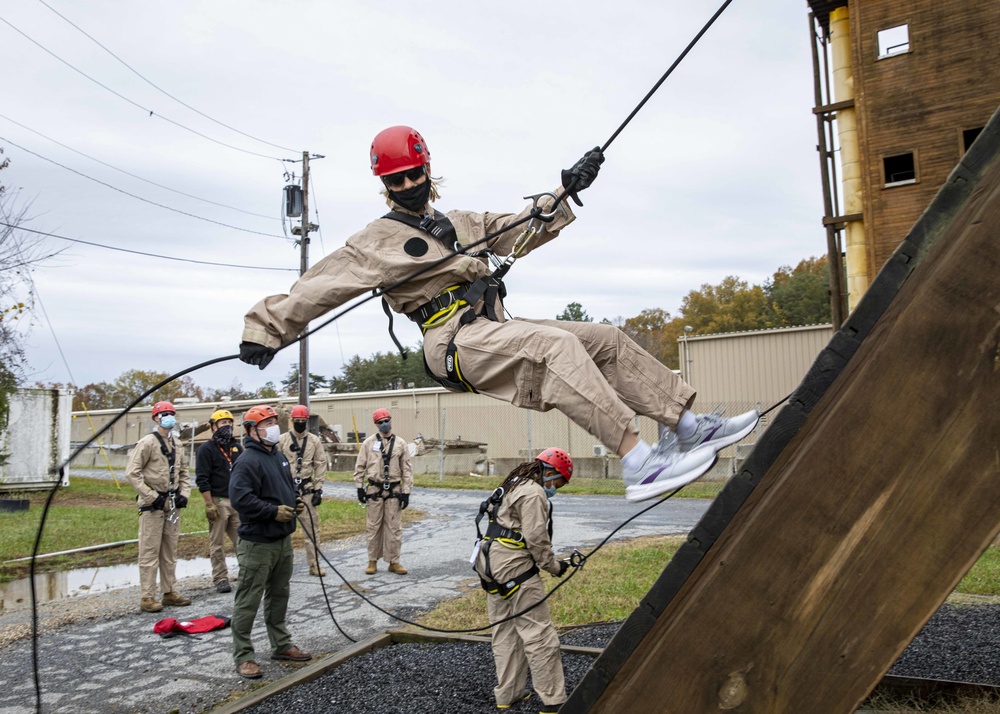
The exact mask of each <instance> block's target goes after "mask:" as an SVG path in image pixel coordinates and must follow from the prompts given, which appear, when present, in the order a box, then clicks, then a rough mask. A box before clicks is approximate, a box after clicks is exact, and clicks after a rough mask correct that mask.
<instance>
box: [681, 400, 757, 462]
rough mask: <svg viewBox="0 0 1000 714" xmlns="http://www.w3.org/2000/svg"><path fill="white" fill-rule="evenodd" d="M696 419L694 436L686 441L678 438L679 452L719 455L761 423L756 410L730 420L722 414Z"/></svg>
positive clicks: (700, 415)
mask: <svg viewBox="0 0 1000 714" xmlns="http://www.w3.org/2000/svg"><path fill="white" fill-rule="evenodd" d="M695 419H697V420H698V426H696V427H695V430H694V434H692V435H691V436H689V437H688V438H686V439H682V438H681V437H679V436H678V437H677V449H678V451H681V452H682V453H689V452H695V451H711V452H712V453H713V454H717V453H718V452H719V451H721V450H722V449H723V448H725V447H727V446H729V445H730V444H735V443H736V442H737V441H739V440H740V439H742V438H743V437H745V436H746V435H747V434H749V433H750V432H751V431H753V430H754V427H756V426H757V422H758V421H760V414H759V413H758V412H757V410H756V409H751V410H750V411H748V412H743V413H742V414H738V415H737V416H734V417H732V418H730V419H725V418H723V417H722V415H721V414H695Z"/></svg>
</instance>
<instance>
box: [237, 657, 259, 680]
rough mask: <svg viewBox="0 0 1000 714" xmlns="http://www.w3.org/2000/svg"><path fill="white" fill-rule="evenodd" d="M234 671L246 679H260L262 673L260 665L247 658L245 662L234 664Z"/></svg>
mask: <svg viewBox="0 0 1000 714" xmlns="http://www.w3.org/2000/svg"><path fill="white" fill-rule="evenodd" d="M236 673H237V674H239V675H240V676H241V677H244V678H246V679H260V677H261V675H263V674H264V672H263V671H262V670H261V668H260V665H259V664H257V663H256V662H254V661H253V660H252V659H251V660H247V661H246V662H240V663H239V664H238V665H236Z"/></svg>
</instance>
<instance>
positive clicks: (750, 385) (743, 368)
mask: <svg viewBox="0 0 1000 714" xmlns="http://www.w3.org/2000/svg"><path fill="white" fill-rule="evenodd" d="M831 335H832V327H831V326H830V325H813V326H809V327H796V328H785V329H775V330H761V331H757V332H739V333H731V334H722V335H691V336H688V337H687V338H686V339H683V338H682V340H681V342H680V344H679V349H680V361H681V364H682V365H684V366H685V370H682V372H685V373H686V374H687V375H688V376H689V381H690V382H691V383H692V384H693V385H694V386H695V387H696V388H697V389H698V390H699V392H698V399H697V402H696V405H695V406H696V408H697V409H698V410H699V411H710V410H712V409H714V408H716V407H717V406H721V407H722V408H725V409H726V410H727V411H728V413H730V414H734V413H738V412H741V411H745V410H747V409H751V408H753V407H755V406H756V407H763V408H767V407H768V406H770V405H772V404H774V403H775V402H777V401H778V400H780V399H781V398H782V397H784V396H785V395H787V394H788V393H789V392H791V391H792V390H793V389H794V388H795V387H796V386H797V385H798V384H799V382H800V381H801V379H802V377H803V376H804V375H805V373H806V371H807V370H808V369H809V366H810V365H811V364H812V362H813V360H814V359H815V358H816V355H817V354H819V352H820V350H821V349H822V348H823V347H825V346H826V344H827V342H829V340H830V337H831ZM184 402H185V400H176V401H175V403H174V406H175V407H176V408H177V421H178V423H179V424H180V425H181V427H182V436H183V437H184V438H187V436H188V430H187V429H188V428H189V427H190V425H191V424H192V423H193V424H194V426H195V430H196V437H195V443H194V444H193V445H192V444H190V443H189V444H188V447H187V448H189V449H194V448H197V446H198V445H199V444H200V443H201V442H202V441H203V440H205V439H207V438H208V437H209V433H210V432H209V431H208V429H207V423H208V418H209V416H210V415H211V414H212V412H213V411H215V410H216V409H218V408H223V409H229V410H230V411H232V412H233V414H234V415H235V417H236V422H237V425H236V428H235V432H236V434H237V435H241V434H242V430H241V429H240V427H239V419H240V416H241V415H242V414H243V412H244V411H246V409H247V408H249V407H250V406H252V405H254V404H271V405H273V406H274V407H275V408H277V409H278V412H279V414H280V415H281V417H282V418H281V420H280V421H281V424H282V429H283V430H284V429H287V427H288V421H287V419H288V413H289V412H290V411H291V408H292V407H293V406H295V404H297V399H296V398H295V397H284V398H280V399H272V400H248V401H238V402H235V401H234V402H212V403H204V404H198V403H184ZM381 407H385V408H387V409H388V410H389V411H390V412H391V413H392V417H393V429H394V431H395V432H396V433H397V434H399V435H400V436H401V437H403V438H404V439H406V440H407V441H414V440H416V439H417V437H418V436H422V437H423V438H424V440H425V441H427V442H431V443H440V442H445V443H446V444H448V446H449V448H450V449H460V448H461V447H465V449H466V450H471V451H473V452H481V454H482V457H481V458H480V459H479V463H482V462H483V461H485V460H486V459H489V460H492V461H500V460H511V459H513V460H516V459H524V458H525V457H527V455H528V454H534V453H536V452H538V451H539V450H541V449H543V448H545V447H547V446H558V447H560V448H562V449H566V450H567V451H568V452H569V453H570V455H571V456H572V457H573V458H574V460H577V461H578V462H579V463H580V469H579V470H578V473H580V474H581V475H582V474H583V473H587V474H588V475H590V474H595V475H610V476H617V475H619V474H620V468H619V465H618V460H617V458H611V459H610V463H609V461H608V460H607V459H605V455H606V453H607V449H606V448H605V447H604V445H602V444H600V443H599V442H598V441H597V440H596V439H595V438H594V437H593V436H591V435H590V434H588V433H587V432H586V431H584V430H583V429H581V428H580V427H578V426H577V425H576V424H574V423H573V422H571V421H570V420H569V419H568V418H567V417H565V416H564V415H563V414H562V413H560V412H558V411H554V410H553V411H549V412H544V413H541V412H533V411H529V410H525V409H518V408H516V407H513V406H511V405H509V404H506V403H504V402H500V401H497V400H495V399H491V398H489V397H485V396H483V395H481V394H465V393H463V394H456V393H453V392H448V391H446V390H444V389H442V388H440V387H430V388H422V389H403V390H388V391H383V392H363V393H357V394H328V395H323V394H317V395H314V396H312V397H311V398H310V409H311V411H312V414H313V415H315V416H317V417H319V419H320V422H321V423H322V424H324V425H326V426H328V427H329V428H330V429H331V430H332V431H333V432H336V434H337V436H338V438H339V439H340V441H341V442H346V443H352V442H355V436H354V432H355V431H357V432H359V434H358V439H359V440H362V441H363V440H364V437H365V435H366V434H370V433H372V429H373V427H372V422H371V415H372V412H374V411H375V409H378V408H381ZM149 411H150V410H149V408H148V407H144V408H142V409H139V410H135V411H133V412H130V413H129V414H127V415H126V416H125V417H124V418H122V419H120V420H119V421H118V422H117V423H116V424H115V425H114V426H113V427H112V429H111V431H110V432H109V433H108V434H105V435H104V436H103V437H102V439H101V442H102V444H104V445H105V446H107V447H108V448H109V449H110V450H111V451H112V455H113V456H114V455H116V456H117V457H116V458H115V459H114V461H120V460H121V458H122V457H123V455H124V452H125V451H126V450H127V449H128V448H131V446H132V445H133V444H134V443H135V442H136V441H137V440H138V439H139V438H140V437H142V436H143V435H145V434H147V433H149V431H150V430H151V429H152V428H153V422H152V420H151V419H150V416H149ZM118 413H119V412H118V410H114V409H107V410H100V411H91V412H90V413H89V414H86V413H84V412H74V413H73V430H72V438H73V442H74V443H80V442H82V441H85V440H86V439H88V438H89V437H90V435H91V434H92V433H93V430H92V425H93V429H100V428H102V427H103V426H104V425H105V424H107V423H108V422H109V421H111V420H112V419H114V418H115V417H116V416H117V415H118ZM637 422H638V424H639V429H640V432H641V434H642V437H643V438H644V439H646V440H647V441H650V442H651V441H653V440H655V439H656V436H657V429H656V424H655V423H654V422H653V421H652V420H651V419H646V418H643V417H639V418H637ZM755 438H756V434H753V435H751V436H750V437H748V438H747V440H746V441H747V442H752V441H754V440H755ZM431 453H433V449H432V450H431ZM735 453H736V451H735V450H733V449H730V452H724V453H723V454H722V456H723V459H728V458H730V457H731V456H732V455H733V454H735ZM612 456H613V455H612ZM429 458H430V457H428V459H429ZM587 459H593V460H594V461H593V462H590V463H586V462H585V460H587ZM425 461H427V460H425ZM474 462H475V460H473V463H474ZM104 463H105V462H104V459H103V456H102V455H101V454H100V453H99V452H98V451H97V450H96V449H94V450H90V453H88V455H87V457H86V460H83V461H82V462H81V463H79V464H78V465H81V466H91V465H92V466H102V465H104ZM458 463H461V464H463V466H462V467H461V469H460V470H456V469H454V468H452V469H450V470H446V472H454V473H459V472H465V471H468V470H469V468H468V463H470V462H469V461H468V460H463V461H459V462H458ZM340 467H341V468H347V467H344V466H343V464H340ZM423 468H424V469H425V470H424V471H421V472H422V473H428V472H436V471H437V470H438V466H437V464H436V463H435V462H432V461H427V463H425V464H424V465H423ZM717 470H721V471H723V472H727V471H728V470H727V469H725V468H719V469H717Z"/></svg>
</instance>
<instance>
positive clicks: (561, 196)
mask: <svg viewBox="0 0 1000 714" xmlns="http://www.w3.org/2000/svg"><path fill="white" fill-rule="evenodd" d="M731 2H732V0H725V2H723V4H722V6H721V7H720V8H719V9H718V10H717V11H716V13H715V14H714V15H713V16H712V18H711V19H710V20H709V21H708V23H706V25H705V26H704V27H703V28H702V29H701V31H700V32H699V33H698V34H697V35H695V37H694V39H693V40H691V42H690V43H688V46H687V47H685V48H684V51H683V52H681V54H680V55H679V56H678V57H677V59H676V60H674V63H673V64H672V65H670V67H669V68H668V69H667V71H666V72H665V73H664V74H663V76H661V77H660V79H659V80H658V81H657V82H656V84H655V85H653V88H652V89H650V91H649V92H647V94H646V96H645V97H643V99H642V101H640V102H639V104H638V105H636V107H635V108H634V109H633V110H632V111H631V113H629V115H628V117H627V118H626V119H625V121H624V122H622V124H621V126H619V127H618V128H617V129H616V130H615V132H614V133H613V134H612V135H611V137H610V138H609V139H608V140H607V141H606V142H605V143H604V145H603V147H602V151H604V150H606V149H607V148H608V147H609V146H610V145H611V143H612V142H613V141H614V140H615V139H616V138H617V137H618V135H619V134H620V133H621V132H622V130H624V129H625V127H626V126H627V125H628V123H629V122H631V121H632V118H633V117H635V115H636V114H638V113H639V110H640V109H642V107H643V106H644V105H645V104H646V102H647V101H649V99H650V97H652V96H653V94H654V93H655V92H656V90H658V89H659V88H660V85H662V84H663V82H664V81H665V80H666V78H667V77H668V76H670V74H671V73H672V72H673V71H674V69H675V68H676V67H677V66H678V65H679V64H680V62H681V60H683V59H684V57H685V56H687V54H688V52H690V50H691V48H692V47H694V45H695V44H696V43H697V42H698V41H699V40H700V39H701V37H702V35H704V34H705V32H707V31H708V29H709V27H711V26H712V24H713V23H714V22H715V20H716V19H717V18H718V17H719V16H720V15H721V14H722V12H723V11H724V10H725V9H726V8H727V7H728V6H729V4H730V3H731ZM572 189H573V186H572V185H571V186H570V187H569V188H565V189H564V190H563V191H561V192H559V193H558V194H556V196H555V202H554V204H553V207H552V208H553V210H554V209H555V207H557V206H558V205H559V203H560V202H562V201H565V200H566V197H567V196H568V195H569V193H570V192H571V191H572ZM543 213H544V211H542V210H541V209H540V208H538V207H537V206H535V207H534V208H533V209H532V210H531V211H530V212H529V213H528V215H526V216H524V217H522V218H520V219H517V220H515V221H513V222H511V223H510V224H508V225H507V226H505V227H504V228H502V229H500V230H498V231H495V232H494V233H491V234H488V235H486V236H485V237H483V238H482V239H480V240H478V241H475V242H473V243H471V244H469V245H467V246H461V248H460V250H456V251H454V252H453V253H451V254H449V255H446V256H443V257H442V258H440V259H438V260H437V261H434V262H433V263H431V264H429V265H426V266H424V267H423V268H421V269H419V270H417V271H415V272H414V273H412V274H411V275H409V276H407V277H405V278H403V279H401V280H399V281H397V282H395V283H393V284H392V285H389V286H387V287H384V288H382V289H380V290H376V291H374V292H373V293H372V295H370V296H367V297H365V298H363V299H361V300H359V301H357V302H356V303H354V304H353V305H350V306H348V307H347V308H345V309H344V310H341V311H340V312H338V313H335V314H334V315H333V316H331V317H330V318H329V319H327V320H325V321H324V322H322V323H320V324H319V325H318V326H317V327H315V328H314V329H312V330H307V331H305V332H303V333H302V334H300V335H299V336H298V337H296V338H295V339H294V340H292V341H291V342H289V343H288V344H285V345H282V346H281V347H279V348H278V349H277V350H275V353H277V352H280V351H281V350H283V349H285V348H286V347H291V346H292V345H294V344H296V343H298V342H300V341H301V340H303V339H305V338H306V337H308V336H309V335H312V334H314V333H315V332H318V331H319V330H321V329H323V328H324V327H326V326H327V325H329V324H330V323H332V322H334V321H335V320H337V319H339V318H341V317H343V316H344V315H346V314H347V313H349V312H351V311H352V310H355V309H357V308H358V307H360V306H361V305H363V304H365V303H366V302H368V301H369V300H373V299H375V298H376V297H379V298H380V297H381V296H382V295H384V294H385V293H386V292H388V291H390V290H395V289H396V288H398V287H401V286H403V285H405V284H407V283H409V282H410V281H411V280H413V279H414V278H416V277H418V276H420V275H422V274H423V273H425V272H427V271H429V270H433V269H434V268H436V267H438V266H440V265H442V264H443V263H444V262H446V261H448V260H451V259H452V258H454V257H455V256H456V255H462V254H465V252H466V251H469V250H472V249H473V248H476V247H478V246H479V245H482V244H483V243H487V242H488V241H490V240H493V239H494V238H496V237H497V236H499V235H501V234H502V233H505V232H506V231H509V230H511V229H512V228H516V227H517V226H519V225H522V224H524V223H527V222H528V221H530V220H532V219H534V218H538V217H539V216H541V215H542V214H543ZM238 358H239V355H238V354H237V355H228V356H226V357H217V358H215V359H210V360H206V361H205V362H201V363H199V364H197V365H194V366H193V367H189V368H187V369H184V370H182V371H180V372H177V373H176V374H173V375H171V376H169V377H167V378H166V379H164V380H163V381H161V382H159V383H158V384H156V385H154V386H153V387H151V388H150V389H147V390H146V391H145V392H143V393H142V394H141V395H140V396H139V397H137V398H136V399H135V400H134V401H133V402H132V403H131V404H129V405H128V406H127V407H125V409H123V410H122V411H121V412H119V414H118V415H117V416H116V417H115V418H114V419H112V420H111V421H109V422H108V423H107V424H105V425H104V427H102V428H101V429H100V430H99V431H98V432H96V433H95V434H94V435H93V436H92V437H91V438H90V439H88V440H87V441H86V442H84V443H83V444H81V445H80V446H79V447H77V449H76V450H75V451H74V452H73V453H72V455H70V457H69V458H68V459H66V461H65V462H63V463H62V464H60V465H59V467H57V468H55V469H52V471H51V472H50V473H53V474H54V473H58V474H59V475H60V478H59V479H57V480H56V481H55V483H54V484H53V486H52V489H51V490H50V491H49V493H48V496H47V498H46V500H45V506H44V507H43V509H42V517H41V520H40V522H39V525H38V531H37V533H36V536H35V544H34V548H33V549H32V553H31V564H30V573H31V576H32V582H31V614H32V617H31V640H32V672H33V674H34V681H35V711H36V712H38V714H41V711H42V690H41V684H40V682H39V677H38V600H37V597H36V592H35V586H34V573H35V562H36V559H37V557H38V548H39V545H40V544H41V540H42V533H43V530H44V525H45V520H46V518H47V516H48V511H49V508H50V506H51V505H52V500H53V498H54V497H55V493H56V491H57V490H58V488H59V484H60V482H61V480H62V476H63V474H64V473H65V468H66V466H67V465H68V464H69V463H70V462H71V461H72V460H73V459H74V458H76V457H77V456H78V455H79V454H80V453H81V452H82V451H83V450H84V449H85V448H87V447H88V446H90V445H91V444H92V443H94V441H95V440H96V439H98V438H99V437H100V436H101V435H102V434H104V433H105V432H106V431H108V430H109V429H110V428H111V427H112V426H113V425H114V424H116V423H117V422H118V421H119V420H120V419H121V418H122V417H124V416H125V415H126V414H127V413H128V412H129V411H131V410H132V409H133V408H135V407H136V406H138V405H139V404H140V403H141V402H142V401H143V400H144V399H145V398H146V397H147V396H149V395H150V394H152V393H153V392H155V391H156V390H157V389H161V388H162V387H164V386H165V385H167V384H169V383H170V382H172V381H174V380H175V379H179V378H180V377H183V376H184V375H186V374H189V373H191V372H194V371H196V370H199V369H202V368H203V367H207V366H209V365H213V364H219V363H221V362H228V361H229V360H233V359H238ZM786 399H787V397H786ZM765 413H766V412H765ZM674 493H676V491H675V492H674ZM672 495H673V493H671V494H670V496H672ZM667 498H669V496H668V497H667ZM665 500H667V499H666V498H664V499H661V501H665ZM661 501H658V502H657V504H658V503H660V502H661ZM657 504H653V506H649V507H648V508H647V509H644V510H643V511H640V512H639V513H638V514H636V515H640V514H641V513H644V512H645V510H648V509H649V508H653V507H654V506H655V505H657ZM629 520H631V519H629ZM627 522H628V521H626V523H627ZM602 545H603V544H602ZM593 552H596V549H595V551H592V552H591V554H593ZM588 557H589V556H588ZM323 560H324V561H326V562H327V564H328V565H330V567H331V568H333V570H334V572H336V573H337V575H338V576H339V577H340V578H341V580H344V582H345V583H347V581H346V579H344V577H343V576H342V575H341V574H340V573H339V572H338V571H337V570H336V568H334V567H333V565H332V564H331V563H330V562H329V561H328V560H327V559H326V556H325V555H324V556H323ZM575 574H576V570H574V572H572V573H570V574H569V576H568V577H567V578H566V579H565V580H563V581H562V582H560V583H559V584H558V585H556V587H554V588H553V589H552V590H551V591H550V592H549V595H551V594H552V593H554V592H555V591H556V590H558V589H559V588H560V587H562V586H563V585H565V584H566V583H567V582H569V580H570V579H571V578H572V577H573V576H574V575H575ZM347 584H348V587H351V586H350V584H349V583H347ZM351 590H352V591H353V592H355V594H357V595H358V596H359V597H361V598H362V599H364V600H366V601H367V598H365V597H364V596H363V595H361V593H358V592H357V591H356V590H354V588H353V587H351ZM547 598H548V595H547V596H546V599H547ZM542 602H544V600H541V601H539V603H537V604H536V605H534V606H532V607H537V605H538V604H541V603H542ZM370 604H372V605H373V606H374V603H370ZM376 607H377V606H376ZM530 609H532V608H529V609H528V610H525V611H524V612H528V611H529V610H530ZM386 614H389V613H386ZM519 614H524V613H519ZM513 617H517V615H514V616H511V618H507V619H512V618H513ZM401 621H402V622H408V621H406V620H401ZM506 621H507V620H506V619H505V620H501V621H500V622H506ZM412 624H415V623H412ZM493 624H499V622H497V623H493ZM491 626H492V625H491ZM481 629H484V628H478V629H477V630H466V631H468V632H476V631H479V630H481ZM442 632H447V630H442ZM345 636H346V635H345ZM348 639H350V638H348Z"/></svg>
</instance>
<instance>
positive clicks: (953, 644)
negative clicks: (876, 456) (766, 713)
mask: <svg viewBox="0 0 1000 714" xmlns="http://www.w3.org/2000/svg"><path fill="white" fill-rule="evenodd" d="M617 628H618V625H617V624H616V623H612V624H602V625H594V626H592V627H583V628H577V629H573V630H569V631H567V632H565V633H562V634H561V636H560V639H561V641H562V643H563V644H564V645H577V646H583V647H603V646H604V645H606V644H607V642H608V640H610V639H611V637H612V636H613V635H614V633H615V631H616V630H617ZM591 662H592V659H591V658H590V657H587V656H586V655H577V654H564V655H563V669H564V671H565V675H566V688H567V691H570V690H572V688H573V687H574V686H576V684H577V683H578V682H579V681H580V680H581V679H582V678H583V676H584V674H585V673H586V671H587V669H588V667H589V666H590V663H591ZM382 673H385V674H384V676H383V675H382ZM890 674H894V675H899V676H909V677H926V678H933V679H948V680H953V681H965V682H977V683H980V684H991V685H997V686H1000V604H990V605H965V604H962V605H952V604H946V605H944V606H943V607H942V608H941V610H940V611H938V612H937V613H936V614H935V615H934V617H932V618H931V620H930V621H929V622H928V623H927V625H926V626H925V627H924V629H923V631H921V633H920V634H919V635H918V636H917V637H916V639H915V640H914V641H913V642H912V643H911V644H910V646H909V647H908V648H907V649H906V651H905V652H904V653H903V656H902V657H901V658H900V659H899V661H898V662H897V663H896V664H895V665H894V666H893V667H892V669H891V671H890ZM495 682H496V675H495V672H494V669H493V656H492V654H491V652H490V647H489V645H487V644H475V643H453V644H399V645H392V646H389V647H385V648H382V649H379V650H375V651H372V652H369V653H367V654H365V655H362V656H359V657H355V658H354V659H353V660H351V661H349V662H346V663H344V664H343V665H341V666H340V667H337V668H336V669H334V670H331V671H330V672H328V673H327V674H325V675H324V676H322V677H319V678H318V679H316V680H313V681H312V682H308V683H306V684H302V685H299V686H298V687H295V688H294V689H291V690H289V691H287V692H284V693H282V694H279V695H277V696H274V697H271V698H270V699H269V700H267V702H266V703H262V704H260V705H258V706H257V707H255V708H253V709H250V710H249V711H252V712H255V713H257V714H264V713H265V712H266V713H267V714H284V713H285V712H288V714H313V713H314V712H315V713H317V714H319V713H320V712H326V713H328V714H386V713H387V712H393V713H394V714H425V713H426V712H433V711H440V712H462V713H463V714H487V713H491V714H494V713H495V712H496V711H497V710H496V707H495V703H494V701H493V695H492V691H493V685H494V684H495ZM539 704H540V702H539V700H538V696H537V695H533V696H532V698H531V700H529V701H528V702H526V703H523V704H522V705H521V707H520V708H519V709H512V710H511V711H522V712H531V711H536V712H537V711H538V705H539Z"/></svg>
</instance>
